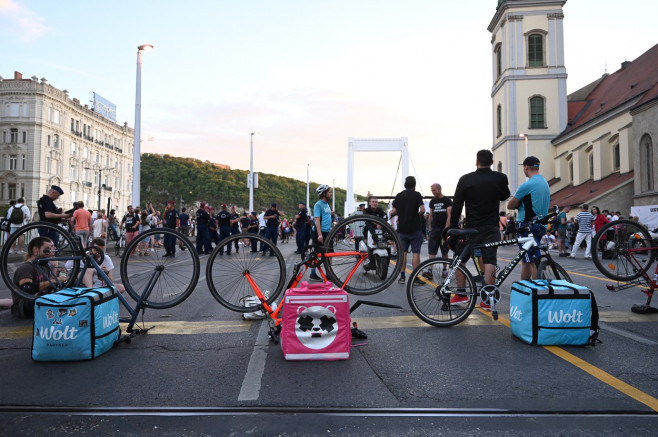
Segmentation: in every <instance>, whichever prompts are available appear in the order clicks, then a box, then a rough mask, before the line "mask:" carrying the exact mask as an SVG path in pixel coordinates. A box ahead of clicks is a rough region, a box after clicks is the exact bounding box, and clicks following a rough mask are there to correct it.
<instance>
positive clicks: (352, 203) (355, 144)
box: [345, 137, 409, 216]
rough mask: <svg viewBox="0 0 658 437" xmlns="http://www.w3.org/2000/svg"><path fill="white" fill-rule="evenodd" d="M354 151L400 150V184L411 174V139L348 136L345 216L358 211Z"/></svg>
mask: <svg viewBox="0 0 658 437" xmlns="http://www.w3.org/2000/svg"><path fill="white" fill-rule="evenodd" d="M354 152H400V153H401V154H402V177H401V178H400V181H401V183H400V185H401V186H402V184H404V180H405V178H406V177H407V176H409V141H408V138H407V137H402V138H352V137H350V138H348V139H347V198H346V200H345V216H348V215H349V214H351V213H353V212H354V211H356V199H355V196H354Z"/></svg>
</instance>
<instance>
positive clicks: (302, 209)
mask: <svg viewBox="0 0 658 437" xmlns="http://www.w3.org/2000/svg"><path fill="white" fill-rule="evenodd" d="M307 221H308V209H306V203H304V202H299V212H297V215H296V216H295V224H294V227H295V241H296V242H297V250H296V251H295V253H296V254H298V255H299V254H301V253H302V252H303V251H304V246H306V222H307Z"/></svg>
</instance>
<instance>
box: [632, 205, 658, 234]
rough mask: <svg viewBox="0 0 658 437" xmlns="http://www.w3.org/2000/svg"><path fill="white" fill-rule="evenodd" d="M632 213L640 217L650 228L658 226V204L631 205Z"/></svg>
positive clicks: (641, 221)
mask: <svg viewBox="0 0 658 437" xmlns="http://www.w3.org/2000/svg"><path fill="white" fill-rule="evenodd" d="M631 215H632V216H633V217H635V216H637V217H639V218H640V220H639V221H640V223H642V224H643V225H647V226H649V228H650V229H653V228H656V227H658V205H649V206H631Z"/></svg>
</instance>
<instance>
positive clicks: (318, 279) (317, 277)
mask: <svg viewBox="0 0 658 437" xmlns="http://www.w3.org/2000/svg"><path fill="white" fill-rule="evenodd" d="M308 279H310V280H311V281H316V282H317V281H322V278H321V277H319V276H318V275H316V274H315V273H311V274H310V275H309V277H308Z"/></svg>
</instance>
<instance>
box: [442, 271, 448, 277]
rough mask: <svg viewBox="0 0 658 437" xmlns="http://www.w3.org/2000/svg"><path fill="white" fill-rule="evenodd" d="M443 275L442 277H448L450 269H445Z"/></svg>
mask: <svg viewBox="0 0 658 437" xmlns="http://www.w3.org/2000/svg"><path fill="white" fill-rule="evenodd" d="M441 277H442V278H447V277H448V271H447V270H444V271H443V272H441Z"/></svg>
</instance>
